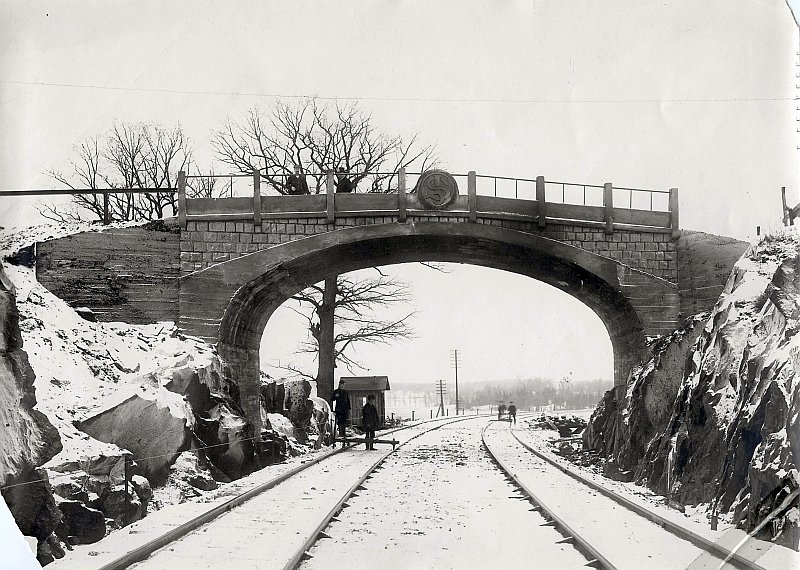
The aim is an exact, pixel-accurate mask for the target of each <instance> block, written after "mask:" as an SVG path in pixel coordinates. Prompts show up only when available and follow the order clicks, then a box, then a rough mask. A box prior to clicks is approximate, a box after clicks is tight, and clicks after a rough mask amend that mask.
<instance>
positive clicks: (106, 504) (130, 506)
mask: <svg viewBox="0 0 800 570" xmlns="http://www.w3.org/2000/svg"><path fill="white" fill-rule="evenodd" d="M91 506H92V507H93V508H95V509H97V510H99V511H102V513H103V515H104V516H105V517H106V518H110V519H114V522H115V523H116V524H117V525H119V526H121V527H122V526H125V525H128V524H130V523H132V522H136V521H138V520H141V519H142V518H143V517H144V516H145V514H147V513H146V506H145V505H143V504H142V501H141V500H140V499H139V496H138V495H137V494H136V492H135V491H134V489H133V488H132V487H130V486H129V487H128V493H127V495H126V494H125V487H124V486H123V485H119V486H116V487H113V488H110V489H106V490H105V491H103V494H101V495H100V497H98V498H97V499H96V500H94V501H92V503H91Z"/></svg>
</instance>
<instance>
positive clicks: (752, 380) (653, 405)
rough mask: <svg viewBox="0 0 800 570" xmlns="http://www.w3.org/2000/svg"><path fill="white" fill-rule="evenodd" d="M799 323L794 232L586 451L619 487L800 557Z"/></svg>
mask: <svg viewBox="0 0 800 570" xmlns="http://www.w3.org/2000/svg"><path fill="white" fill-rule="evenodd" d="M799 319H800V236H799V235H798V234H797V233H796V232H794V231H791V230H786V231H785V232H782V233H779V234H774V235H768V236H766V237H764V238H763V239H762V240H761V241H760V242H759V243H757V244H754V245H752V246H751V247H750V248H749V249H748V250H747V251H746V252H745V253H744V255H742V257H741V258H740V259H739V261H738V262H737V263H736V265H735V266H734V269H733V271H732V273H731V275H730V277H729V279H728V281H727V284H726V286H725V288H724V290H723V292H722V294H721V295H720V297H719V300H718V301H717V303H716V305H715V306H714V308H713V309H712V311H711V312H710V314H708V313H705V314H701V315H696V316H694V317H690V318H688V319H687V320H686V321H685V322H684V323H683V325H682V327H681V328H680V329H679V330H677V331H675V332H674V333H673V334H671V335H668V336H665V337H661V338H658V339H656V340H655V341H654V342H653V343H652V344H651V348H652V351H653V357H652V359H651V360H650V361H649V362H647V363H644V364H643V365H642V366H640V367H637V368H636V369H635V370H634V371H633V372H632V373H631V375H630V376H629V378H628V382H627V384H626V385H623V386H617V387H615V388H614V389H612V390H610V391H609V392H607V393H606V395H605V397H604V398H603V400H602V401H601V402H600V403H599V405H598V407H597V409H596V410H595V412H594V414H593V415H592V418H591V420H590V424H589V427H588V429H587V430H586V432H585V435H584V447H585V448H589V449H596V450H600V451H601V455H602V456H603V457H604V465H603V469H604V472H605V473H606V474H607V475H608V476H611V477H614V478H617V479H621V480H629V481H637V482H640V483H644V484H647V485H648V486H649V487H651V488H652V489H654V490H655V491H657V492H659V493H663V494H664V495H665V496H666V497H668V499H669V501H670V503H671V504H673V505H674V506H675V507H677V508H682V506H683V505H704V506H705V508H706V509H707V512H708V517H709V520H714V519H715V518H716V517H721V518H723V519H730V520H731V522H733V524H735V525H737V526H739V527H740V528H742V529H744V530H746V531H748V532H754V531H756V532H755V536H756V537H757V538H761V539H765V540H774V541H775V542H777V543H779V544H782V545H784V546H789V547H791V548H794V549H798V539H799V538H800V528H799V527H798V524H800V522H799V521H800V509H799V508H798V500H797V489H798V486H800V475H798V464H799V463H800V386H799V385H798V384H799V382H798V370H800V335H798V334H797V333H798V330H799V329H800V320H799ZM768 518H769V523H768V524H765V525H763V527H762V526H761V525H762V523H763V522H765V521H766V519H768ZM759 527H761V528H760V529H759Z"/></svg>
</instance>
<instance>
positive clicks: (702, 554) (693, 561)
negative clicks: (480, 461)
mask: <svg viewBox="0 0 800 570" xmlns="http://www.w3.org/2000/svg"><path fill="white" fill-rule="evenodd" d="M497 428H498V426H491V425H488V426H487V427H486V428H484V430H483V432H482V438H483V443H484V446H485V447H486V449H487V451H488V452H489V453H490V454H491V455H492V457H493V459H494V460H495V462H496V463H497V465H498V466H499V467H500V468H501V469H502V470H503V471H504V472H505V473H506V474H507V476H508V478H509V480H510V481H512V482H513V483H514V485H516V486H517V488H518V489H519V491H520V493H521V494H522V495H524V496H525V497H526V498H527V499H528V500H529V501H530V502H531V504H532V505H533V508H534V509H536V510H539V511H541V512H542V513H543V514H544V515H545V516H546V518H548V519H549V520H550V521H551V524H552V525H553V526H555V527H557V528H558V529H559V530H560V531H561V533H562V534H563V535H564V537H565V540H568V541H571V542H573V543H574V545H575V547H576V548H577V549H578V550H580V551H581V552H582V553H583V554H584V555H585V556H586V558H587V565H588V566H594V567H597V568H606V569H608V570H615V569H622V568H637V569H638V568H715V569H719V568H745V569H748V570H765V568H764V567H763V566H761V565H759V564H758V563H756V562H755V561H753V560H751V559H749V558H746V557H744V556H742V555H741V554H740V553H738V552H735V551H733V550H731V549H729V548H726V547H725V546H722V545H720V544H718V543H716V542H714V541H712V540H710V539H709V538H707V537H705V536H702V535H700V534H698V533H696V532H694V531H692V530H691V529H689V528H687V527H685V526H683V525H680V524H677V523H675V522H674V521H672V520H669V519H667V518H665V517H662V516H660V515H659V514H657V513H655V512H652V511H651V510H649V509H647V508H646V507H644V506H643V505H640V504H637V503H635V502H633V501H631V500H629V499H628V498H626V497H624V496H622V495H619V494H618V493H615V492H613V491H611V490H609V489H607V488H605V487H603V486H601V485H599V484H597V483H595V482H594V481H592V480H590V479H588V478H586V477H584V476H582V475H581V474H580V473H578V472H577V471H576V470H574V469H571V468H568V467H565V466H563V465H561V464H560V463H558V462H556V461H554V460H553V459H552V458H550V457H548V456H547V455H546V454H544V453H541V452H539V451H537V450H536V449H534V448H533V447H532V446H531V445H529V444H528V443H526V442H525V441H523V440H522V439H521V438H520V437H519V435H518V433H516V432H517V430H512V429H511V426H510V425H509V426H507V428H506V426H503V428H502V429H501V430H498V429H497ZM498 431H499V432H501V433H498ZM492 432H494V433H492ZM487 434H489V435H487ZM504 438H505V440H506V441H505V442H503V439H504ZM509 440H510V441H513V442H514V444H515V448H516V449H509V447H510V446H509V444H508V441H509ZM504 446H505V449H503V447H504ZM520 447H522V448H524V449H525V450H527V452H529V454H530V455H529V459H527V460H526V459H525V458H520V454H519V448H520ZM559 489H560V491H561V492H559ZM564 489H569V495H570V496H569V497H568V498H566V499H565V497H564V495H565V493H564V492H563V491H564ZM570 503H571V504H573V505H574V504H575V503H578V505H579V508H577V509H576V508H574V506H573V507H572V508H570V506H569V504H570ZM598 516H599V518H601V519H602V521H595V520H592V518H593V517H598ZM598 522H601V523H602V524H598ZM643 543H644V544H645V545H647V547H649V548H650V552H649V554H648V553H647V548H645V549H642V548H641V547H642V545H643ZM761 553H762V554H763V551H762V552H761ZM642 555H646V557H643V556H642Z"/></svg>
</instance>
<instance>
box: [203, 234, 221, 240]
mask: <svg viewBox="0 0 800 570" xmlns="http://www.w3.org/2000/svg"><path fill="white" fill-rule="evenodd" d="M218 235H219V234H218V233H217V232H203V241H219V240H218V239H217V236H218Z"/></svg>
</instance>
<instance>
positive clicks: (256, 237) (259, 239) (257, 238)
mask: <svg viewBox="0 0 800 570" xmlns="http://www.w3.org/2000/svg"><path fill="white" fill-rule="evenodd" d="M270 235H272V234H253V243H269V236H270Z"/></svg>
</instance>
